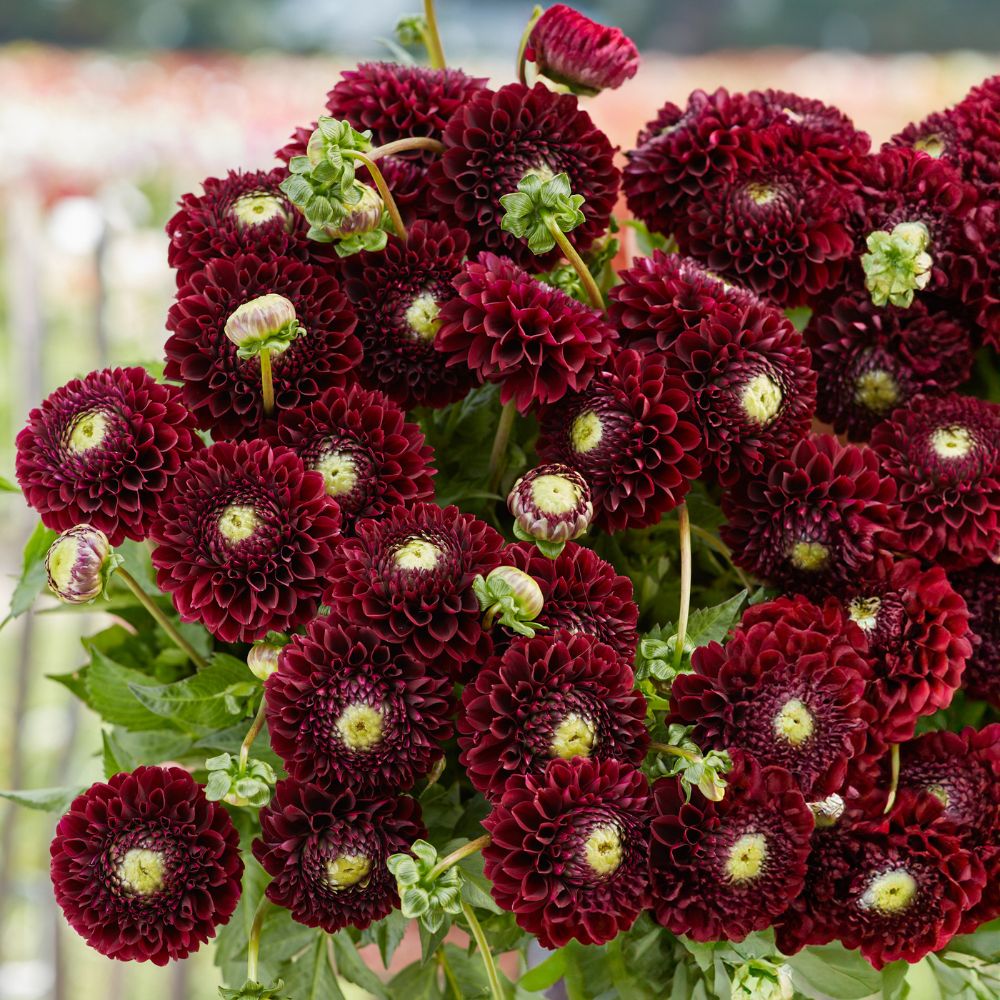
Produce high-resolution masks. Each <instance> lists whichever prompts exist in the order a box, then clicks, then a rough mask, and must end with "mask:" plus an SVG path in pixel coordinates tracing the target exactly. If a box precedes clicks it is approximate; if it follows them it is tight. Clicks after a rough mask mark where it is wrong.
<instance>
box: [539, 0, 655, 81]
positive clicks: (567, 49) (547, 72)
mask: <svg viewBox="0 0 1000 1000" xmlns="http://www.w3.org/2000/svg"><path fill="white" fill-rule="evenodd" d="M524 56H525V58H526V59H527V60H528V61H529V62H533V63H534V64H535V68H536V69H537V70H538V72H539V73H541V75H542V76H545V77H548V78H549V79H550V80H552V81H553V82H554V83H561V84H564V85H565V86H567V87H569V89H570V90H571V91H572V92H573V93H574V94H589V95H593V94H598V93H600V92H601V91H602V90H605V89H609V90H614V89H616V88H618V87H620V86H621V85H622V84H623V83H624V82H625V81H626V80H631V79H632V77H633V76H635V74H636V72H637V71H638V69H639V52H638V50H637V49H636V47H635V44H634V43H633V42H632V40H631V39H630V38H629V37H628V36H627V35H625V34H624V32H622V31H620V30H619V29H618V28H609V27H606V26H605V25H603V24H598V23H597V22H596V21H592V20H591V19H590V18H589V17H587V16H586V15H584V14H581V13H580V12H579V11H578V10H574V9H573V8H572V7H567V6H566V4H564V3H557V4H554V5H553V6H552V7H549V8H548V9H547V10H546V11H545V13H544V14H542V16H541V17H540V18H539V19H538V20H537V21H536V22H535V26H534V27H533V28H532V29H531V34H530V35H529V36H528V43H527V47H526V49H525V53H524Z"/></svg>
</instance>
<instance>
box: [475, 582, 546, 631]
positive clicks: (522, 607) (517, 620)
mask: <svg viewBox="0 0 1000 1000" xmlns="http://www.w3.org/2000/svg"><path fill="white" fill-rule="evenodd" d="M472 592H473V593H474V594H475V595H476V598H477V599H478V601H479V607H480V609H481V610H482V611H483V628H485V629H491V628H492V627H493V626H494V625H498V624H499V625H506V626H507V628H509V629H511V631H513V632H516V633H517V634H518V635H524V636H528V637H529V638H530V637H531V636H533V635H534V634H535V633H536V632H537V631H539V630H540V629H543V628H544V627H545V626H544V625H542V624H541V623H540V622H536V621H535V619H536V618H537V617H538V615H539V614H541V611H542V607H543V605H544V601H545V598H544V595H543V594H542V589H541V587H539V586H538V584H537V582H536V581H535V580H534V579H533V578H532V577H530V576H529V575H528V574H527V573H525V572H524V571H523V570H519V569H518V568H517V567H516V566H498V567H497V568H496V569H494V570H493V571H492V572H491V573H490V575H489V576H487V577H483V576H482V575H480V576H477V577H476V578H475V580H473V581H472Z"/></svg>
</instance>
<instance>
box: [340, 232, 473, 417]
mask: <svg viewBox="0 0 1000 1000" xmlns="http://www.w3.org/2000/svg"><path fill="white" fill-rule="evenodd" d="M468 246H469V237H468V235H467V234H466V233H464V232H463V231H462V230H460V229H449V228H448V227H447V226H446V225H445V224H444V223H442V222H423V221H422V222H417V223H415V224H414V225H413V227H412V228H411V229H410V233H409V238H408V240H407V241H406V243H405V244H404V243H403V242H402V241H400V240H399V239H398V238H397V237H395V236H390V237H389V241H388V243H387V244H386V248H385V249H384V250H383V251H381V252H380V253H359V254H356V255H355V256H353V257H348V258H346V259H345V260H344V265H343V267H344V272H343V273H344V289H345V291H346V292H347V294H348V295H349V296H350V299H351V301H352V302H353V303H354V306H355V308H356V310H357V313H358V315H359V316H360V317H361V320H360V325H359V328H358V336H359V337H360V338H361V344H362V347H363V348H364V359H363V360H362V362H361V368H360V370H359V373H358V374H359V377H360V379H361V381H362V382H363V383H364V384H365V385H366V386H367V387H368V388H370V389H380V390H381V391H382V392H384V393H385V394H386V395H387V396H388V397H389V398H390V399H391V400H392V401H393V402H394V403H396V404H398V405H399V406H402V407H403V408H404V409H411V408H413V407H414V406H432V407H442V406H447V405H448V404H449V403H453V402H455V401H456V400H458V399H461V398H462V397H463V396H465V394H466V393H467V392H468V391H469V390H470V389H471V388H472V386H473V385H474V384H475V377H474V376H473V374H472V372H470V371H468V370H466V369H463V368H449V367H447V359H446V358H445V356H444V355H443V354H441V353H439V352H438V351H436V350H435V349H434V341H435V339H436V337H437V335H438V330H439V328H440V326H441V320H442V317H441V315H440V311H441V306H442V305H444V303H446V302H447V301H448V300H449V299H451V298H452V297H453V296H454V294H455V289H454V288H453V287H452V283H451V282H452V278H454V277H455V275H456V274H457V273H458V270H459V268H460V267H461V266H462V259H463V257H464V256H465V251H466V250H467V249H468Z"/></svg>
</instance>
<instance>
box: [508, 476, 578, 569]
mask: <svg viewBox="0 0 1000 1000" xmlns="http://www.w3.org/2000/svg"><path fill="white" fill-rule="evenodd" d="M507 506H508V508H509V509H510V512H511V514H513V515H514V522H515V527H514V531H515V534H516V535H517V536H518V538H522V539H524V540H525V541H528V540H533V541H540V542H554V543H556V544H557V546H558V547H559V548H561V547H562V545H564V544H565V543H566V542H568V541H571V540H572V539H574V538H579V537H580V535H582V534H583V533H584V532H585V531H586V530H587V527H588V525H589V524H590V519H591V518H592V517H593V516H594V505H593V503H592V502H591V499H590V487H588V486H587V481H586V480H585V479H584V478H583V476H581V475H580V473H579V472H577V471H576V470H575V469H571V468H570V467H569V466H567V465H540V466H538V468H536V469H532V470H531V471H530V472H528V473H525V475H523V476H522V477H521V478H520V479H519V480H518V481H517V482H516V483H514V487H513V489H512V490H511V491H510V496H508V498H507ZM543 551H545V550H544V549H543ZM546 554H547V555H548V554H549V553H547V552H546ZM555 554H556V555H557V554H558V552H556V553H555Z"/></svg>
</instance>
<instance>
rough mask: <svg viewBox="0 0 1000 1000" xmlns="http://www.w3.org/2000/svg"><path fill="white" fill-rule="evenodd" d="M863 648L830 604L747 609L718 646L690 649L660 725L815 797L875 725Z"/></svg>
mask: <svg viewBox="0 0 1000 1000" xmlns="http://www.w3.org/2000/svg"><path fill="white" fill-rule="evenodd" d="M864 645H865V643H864V639H863V638H862V636H861V635H860V634H859V633H858V631H857V629H856V628H854V627H852V626H851V624H850V622H849V620H848V619H847V616H846V615H844V614H843V613H842V612H841V611H840V609H839V608H838V606H837V603H836V601H834V600H830V601H828V602H827V603H826V604H825V605H824V606H823V607H822V608H819V607H816V606H815V605H813V604H810V603H809V602H808V601H807V600H806V599H805V598H804V597H795V598H788V597H782V598H780V599H778V600H776V601H769V602H768V603H766V604H758V605H755V606H754V607H752V608H750V609H749V610H748V611H747V612H746V614H745V615H744V616H743V621H742V623H741V625H740V626H739V627H738V628H737V629H736V631H735V632H734V633H733V636H732V638H731V639H730V640H729V641H728V642H727V643H726V645H725V647H723V646H721V645H719V643H717V642H714V643H712V644H711V645H708V646H702V647H700V648H699V649H696V650H695V651H694V654H693V655H692V658H691V664H692V667H693V672H692V673H681V674H678V675H677V677H676V678H675V679H674V682H673V685H672V687H671V693H670V707H671V713H672V714H671V716H670V721H672V722H682V723H687V724H693V725H694V727H695V729H694V737H693V738H694V740H695V742H696V743H697V744H698V745H699V746H700V747H702V749H708V748H712V749H717V750H725V749H727V748H730V747H736V748H738V749H740V750H743V751H745V752H746V753H748V754H750V755H752V756H753V757H754V758H755V759H756V760H757V762H758V763H759V764H761V765H762V766H770V765H775V766H778V767H783V768H785V769H786V770H788V771H789V772H791V774H792V777H793V778H794V779H795V781H796V783H797V785H798V787H799V789H800V790H801V792H802V794H803V795H804V796H805V797H806V798H807V799H808V800H810V801H811V800H814V799H821V798H823V797H824V796H826V795H830V794H832V793H834V792H836V791H839V789H840V788H841V786H842V785H843V783H844V777H845V775H846V773H847V765H848V761H849V760H850V759H851V758H852V757H855V756H857V755H858V754H860V753H861V752H862V751H863V750H864V749H865V745H866V732H867V730H868V728H869V727H870V726H871V725H872V724H873V723H874V722H875V721H876V713H875V709H874V708H873V707H872V705H871V704H869V703H868V702H867V701H866V700H865V693H866V689H867V685H868V679H869V677H870V674H871V670H870V668H869V666H868V663H867V661H866V660H865V658H864V656H863V655H862V652H863V650H864ZM859 647H860V650H861V651H860V652H859Z"/></svg>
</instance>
